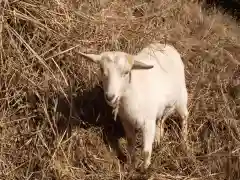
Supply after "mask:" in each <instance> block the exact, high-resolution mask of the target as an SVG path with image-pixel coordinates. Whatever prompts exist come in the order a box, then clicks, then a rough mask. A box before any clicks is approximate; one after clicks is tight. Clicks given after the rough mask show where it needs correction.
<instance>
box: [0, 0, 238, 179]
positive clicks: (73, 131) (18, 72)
mask: <svg viewBox="0 0 240 180" xmlns="http://www.w3.org/2000/svg"><path fill="white" fill-rule="evenodd" d="M101 2H102V3H101V6H100V5H99V3H97V1H90V2H88V1H86V0H71V1H67V0H24V1H19V0H4V1H1V2H0V3H1V4H0V5H1V6H0V57H1V58H0V60H1V61H0V63H1V65H0V88H1V89H0V144H1V146H0V179H3V180H13V179H21V180H22V179H28V180H30V179H44V180H45V179H56V180H57V179H59V180H60V179H61V180H63V179H64V180H70V179H71V180H73V179H94V180H95V179H99V180H100V179H104V180H107V179H147V178H152V179H156V180H157V179H159V180H160V179H161V180H162V179H163V180H167V179H169V180H170V179H171V180H173V179H174V180H175V179H176V180H178V179H191V180H200V179H201V180H202V179H214V180H215V179H232V180H236V179H239V178H240V173H239V168H240V159H239V155H240V152H239V149H240V131H239V128H240V124H239V119H240V114H239V112H240V110H239V109H237V104H236V103H235V102H234V100H233V99H231V97H230V96H229V95H228V91H229V87H231V86H233V85H234V84H236V83H238V82H237V79H239V73H240V69H239V64H240V61H239V59H240V54H239V52H240V36H239V30H240V29H239V24H237V22H235V21H234V20H233V19H231V18H230V17H228V16H226V15H223V14H221V13H220V12H217V11H215V10H212V11H211V12H210V13H208V14H207V13H206V12H204V11H203V10H201V7H200V5H198V4H195V3H190V2H188V1H184V0H165V1H159V2H158V3H155V4H154V3H152V2H150V1H147V0H145V1H144V0H142V1H132V0H131V1H124V0H118V1H117V0H115V1H113V0H108V1H101ZM156 2H157V1H156ZM165 40H166V42H167V43H170V44H173V45H175V46H176V48H177V49H178V50H179V51H180V52H181V54H182V57H183V59H184V63H185V64H186V76H187V84H188V89H189V110H190V118H189V121H190V122H189V123H190V127H189V138H190V140H191V141H190V142H191V148H192V153H191V154H188V153H186V152H185V151H184V150H183V149H182V148H181V146H180V140H181V139H180V138H179V130H178V120H179V117H178V116H173V117H171V118H169V120H168V122H167V124H168V126H167V127H168V129H167V133H166V137H165V140H164V141H163V142H162V147H161V148H155V149H154V153H153V157H152V158H153V161H152V166H151V168H150V170H149V172H148V173H147V174H140V173H139V172H138V171H137V170H136V171H135V170H133V171H130V172H129V171H128V169H127V166H122V164H121V163H120V160H119V159H123V160H124V156H123V155H122V154H120V153H116V152H118V151H117V150H116V148H117V147H118V146H117V139H118V138H121V137H123V135H124V134H123V131H122V127H121V124H120V123H119V121H118V122H117V123H114V121H113V120H112V115H111V110H110V109H109V108H108V107H107V106H106V104H105V103H104V99H103V98H102V91H101V88H100V87H99V86H98V85H99V79H98V68H97V67H96V66H95V65H93V64H91V63H89V62H86V61H85V60H84V59H83V58H82V57H81V56H80V55H79V54H78V53H77V51H79V50H82V51H91V52H100V51H103V50H113V49H114V50H123V51H126V52H130V53H135V52H137V51H139V50H140V49H141V48H142V47H143V46H145V45H147V44H148V43H150V42H152V41H158V42H165ZM174 122H176V123H174ZM121 142H122V147H125V142H124V141H121ZM138 144H139V143H138ZM139 145H140V144H139ZM139 145H138V147H137V148H138V154H140V149H139V147H140V146H139ZM117 156H118V157H117ZM141 162H142V159H139V162H138V165H139V164H140V163H141Z"/></svg>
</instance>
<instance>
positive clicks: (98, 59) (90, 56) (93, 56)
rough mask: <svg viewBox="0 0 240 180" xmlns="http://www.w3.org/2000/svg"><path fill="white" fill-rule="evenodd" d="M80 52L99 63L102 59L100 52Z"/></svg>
mask: <svg viewBox="0 0 240 180" xmlns="http://www.w3.org/2000/svg"><path fill="white" fill-rule="evenodd" d="M78 53H79V54H81V55H82V56H84V57H86V58H88V59H90V60H92V61H93V62H95V63H98V62H99V61H100V60H101V55H98V54H86V53H82V52H78Z"/></svg>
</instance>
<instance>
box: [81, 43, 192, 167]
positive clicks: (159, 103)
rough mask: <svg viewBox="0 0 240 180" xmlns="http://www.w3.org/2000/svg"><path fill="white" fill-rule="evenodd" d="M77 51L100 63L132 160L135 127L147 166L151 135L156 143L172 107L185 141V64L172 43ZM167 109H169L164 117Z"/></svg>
mask: <svg viewBox="0 0 240 180" xmlns="http://www.w3.org/2000/svg"><path fill="white" fill-rule="evenodd" d="M80 54H82V55H83V56H85V57H87V58H89V59H91V60H92V61H94V62H96V63H99V65H100V68H101V71H102V75H103V77H102V82H103V89H104V92H105V99H106V101H107V103H108V104H109V105H110V106H112V107H113V108H118V115H119V117H120V120H121V123H122V125H123V127H124V130H125V133H126V137H127V142H128V152H129V154H130V156H131V158H130V162H131V163H132V162H133V161H134V160H135V155H134V154H135V151H134V146H135V142H136V133H135V128H140V129H141V130H142V132H143V144H144V145H143V146H144V147H143V153H144V164H143V168H144V169H147V168H148V166H149V165H150V164H151V153H152V145H153V142H154V137H156V141H157V143H159V142H160V138H161V137H162V136H163V130H164V128H163V123H164V120H165V119H166V118H167V116H169V115H170V114H171V113H173V110H175V109H176V110H177V112H178V113H179V114H180V116H181V118H182V128H183V129H182V131H183V132H182V133H183V137H184V140H185V141H186V140H187V118H188V109H187V99H188V93H187V88H186V84H185V73H184V64H183V62H182V59H181V57H180V54H179V53H178V51H177V50H176V49H175V48H174V47H173V46H171V45H165V44H159V43H154V44H150V45H149V46H147V47H145V48H144V49H143V50H141V51H140V52H139V53H138V54H136V55H130V54H127V53H125V52H119V51H111V52H103V53H101V54H99V55H97V54H85V53H82V52H80ZM167 108H170V111H169V112H168V113H167V115H166V116H165V118H163V115H164V112H165V110H166V109H167ZM156 122H157V126H156ZM158 125H160V126H158Z"/></svg>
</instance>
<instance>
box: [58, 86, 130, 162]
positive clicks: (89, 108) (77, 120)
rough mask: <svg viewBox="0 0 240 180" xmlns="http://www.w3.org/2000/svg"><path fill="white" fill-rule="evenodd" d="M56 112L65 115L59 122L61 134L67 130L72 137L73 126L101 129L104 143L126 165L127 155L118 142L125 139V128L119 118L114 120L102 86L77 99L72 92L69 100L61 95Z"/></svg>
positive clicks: (80, 95) (87, 91)
mask: <svg viewBox="0 0 240 180" xmlns="http://www.w3.org/2000/svg"><path fill="white" fill-rule="evenodd" d="M56 112H57V113H61V114H62V115H63V117H62V118H58V122H57V128H58V131H59V133H63V132H64V131H66V130H67V136H70V135H71V130H72V127H73V126H79V127H83V128H85V129H87V128H91V127H101V128H102V129H103V140H104V143H105V144H106V145H110V147H111V148H112V149H113V150H114V151H115V153H116V155H117V157H118V159H119V160H120V161H121V163H126V161H127V158H126V155H124V153H123V152H122V151H121V148H120V146H119V144H118V140H119V139H120V138H121V137H125V132H124V129H123V126H122V124H121V122H120V120H119V118H118V117H117V119H116V121H115V120H114V118H113V114H112V108H111V107H110V106H108V104H107V103H106V101H105V99H104V92H103V89H102V88H101V87H100V86H95V87H94V88H92V89H91V90H86V91H84V92H83V93H81V94H79V95H77V96H75V97H74V96H73V93H71V92H70V93H69V96H68V97H67V98H66V97H64V96H63V95H60V96H59V98H58V103H57V107H56Z"/></svg>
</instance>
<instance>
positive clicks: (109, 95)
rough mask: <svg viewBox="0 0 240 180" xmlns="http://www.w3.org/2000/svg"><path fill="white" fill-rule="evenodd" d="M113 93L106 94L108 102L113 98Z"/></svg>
mask: <svg viewBox="0 0 240 180" xmlns="http://www.w3.org/2000/svg"><path fill="white" fill-rule="evenodd" d="M114 97H115V96H114V95H112V94H106V99H107V101H109V102H111V101H112V100H113V99H114Z"/></svg>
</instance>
